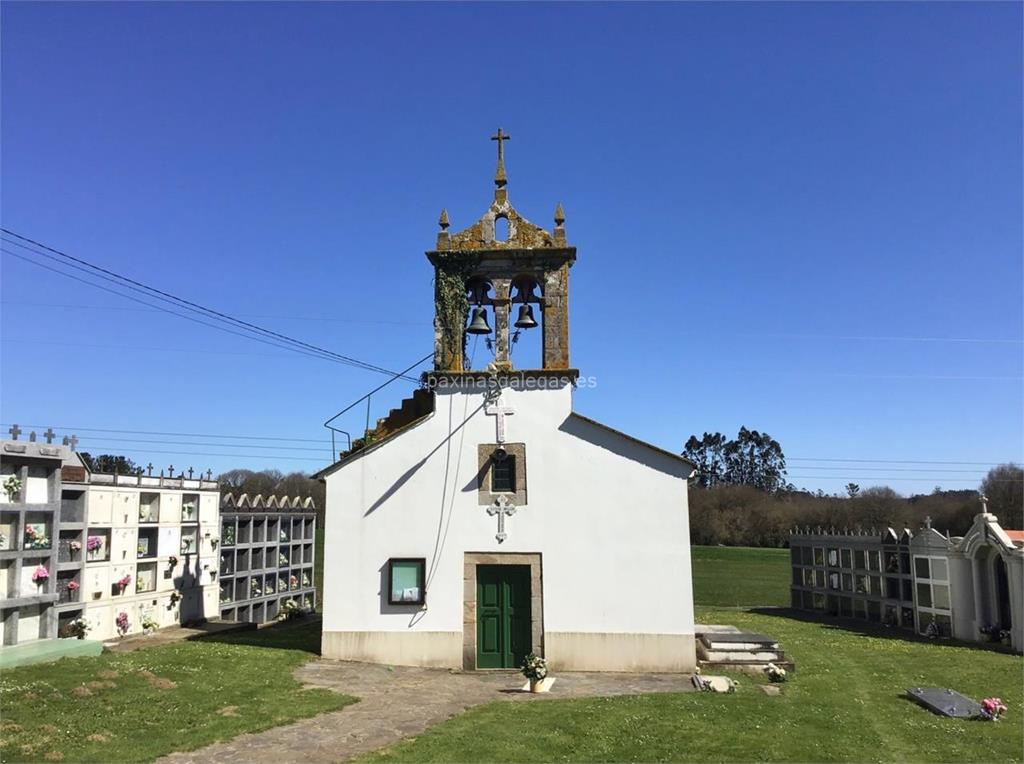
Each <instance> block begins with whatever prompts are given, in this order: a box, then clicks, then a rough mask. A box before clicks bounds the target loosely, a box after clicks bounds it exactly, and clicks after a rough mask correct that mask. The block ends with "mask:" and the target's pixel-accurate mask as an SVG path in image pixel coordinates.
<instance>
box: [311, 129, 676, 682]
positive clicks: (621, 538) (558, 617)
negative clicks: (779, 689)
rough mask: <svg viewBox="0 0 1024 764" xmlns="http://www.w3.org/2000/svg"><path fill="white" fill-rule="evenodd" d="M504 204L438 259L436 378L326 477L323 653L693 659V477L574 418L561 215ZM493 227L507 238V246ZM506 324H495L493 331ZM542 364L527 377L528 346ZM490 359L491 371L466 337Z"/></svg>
mask: <svg viewBox="0 0 1024 764" xmlns="http://www.w3.org/2000/svg"><path fill="white" fill-rule="evenodd" d="M507 138H508V136H507V135H505V134H504V133H503V132H502V131H501V130H499V131H498V134H497V135H496V136H494V139H495V140H497V142H498V167H497V173H496V177H495V191H494V201H493V203H492V204H491V206H490V207H489V209H488V210H487V211H486V212H485V213H484V215H483V217H481V218H480V219H479V220H478V221H477V222H476V223H474V224H473V225H471V226H470V227H469V228H467V229H465V230H463V231H460V232H458V233H449V231H448V227H449V222H448V216H447V213H445V212H443V211H442V213H441V220H440V227H441V231H440V233H439V234H438V237H437V245H436V248H435V249H434V250H433V251H430V252H427V258H428V259H429V261H430V263H431V264H432V265H433V267H434V272H435V304H436V315H435V321H434V327H435V354H434V369H433V370H432V371H430V372H428V373H426V374H425V375H424V377H423V383H422V386H421V388H420V389H418V390H416V391H415V393H414V394H413V395H412V396H411V397H410V398H409V399H407V400H406V401H404V402H403V404H402V406H401V407H400V408H397V409H395V410H393V411H392V413H391V415H390V416H388V417H387V418H386V419H383V420H381V421H380V422H378V425H377V427H376V428H375V429H374V430H372V431H370V432H368V433H367V435H366V437H365V438H363V439H361V440H358V441H356V442H355V443H354V444H353V447H352V448H351V449H350V450H349V451H347V452H345V453H343V454H341V456H340V458H339V459H338V461H337V462H335V463H334V464H333V465H331V466H330V467H328V468H326V469H324V470H323V471H322V472H320V473H319V474H318V475H317V477H319V478H320V479H322V480H323V481H324V482H325V483H326V487H327V491H326V497H327V499H326V500H327V506H326V524H325V534H326V535H325V548H324V598H323V618H324V622H323V646H322V647H323V655H324V657H325V658H333V659H344V660H355V661H370V662H379V663H389V664H396V665H413V666H434V667H446V668H455V669H466V670H476V669H501V668H505V669H507V668H518V667H519V666H521V665H522V663H523V659H524V658H525V656H526V655H528V654H529V653H531V652H532V653H536V654H539V655H543V656H545V657H546V658H547V660H548V663H549V666H550V667H551V669H552V670H554V671H558V670H564V671H571V670H598V671H600V670H606V671H658V672H684V671H691V670H693V669H694V667H695V666H696V655H695V644H694V616H693V587H692V580H691V569H690V528H689V517H688V506H687V479H688V478H689V477H690V476H691V474H692V473H693V471H694V466H693V464H691V463H690V462H689V461H687V460H686V459H684V458H683V457H681V456H679V455H677V454H673V453H670V452H669V451H666V450H663V449H661V448H658V447H656V446H652V445H650V444H648V443H645V442H643V441H641V440H638V439H636V438H633V437H630V436H629V435H626V434H624V433H621V432H619V431H617V430H614V429H612V428H610V427H606V426H605V425H603V424H601V423H599V422H596V421H594V420H592V419H589V418H587V417H585V416H583V415H581V414H577V413H576V412H574V411H573V389H574V386H575V384H576V382H577V379H578V377H579V371H578V370H577V369H574V368H572V366H571V364H570V361H569V339H570V333H569V272H570V268H571V267H572V265H573V263H574V262H575V260H576V248H575V247H572V246H570V245H569V244H568V243H567V240H566V233H565V228H564V223H565V216H564V213H563V212H562V208H561V205H558V208H557V209H556V212H555V226H554V228H553V229H552V230H550V231H548V230H544V229H542V228H540V227H538V226H536V225H533V224H532V223H530V222H529V221H527V220H526V219H525V218H523V217H522V216H521V215H520V214H519V213H518V212H517V211H516V210H515V209H514V208H513V207H512V205H511V204H510V203H509V201H508V192H507V188H506V185H507V181H506V176H505V167H504V157H503V151H502V145H503V142H504V140H507ZM496 224H497V225H498V226H500V227H501V228H502V230H505V229H507V233H505V234H504V235H503V234H502V233H498V234H497V236H501V237H502V238H496ZM492 321H493V326H492ZM523 332H537V333H539V334H540V336H541V338H542V342H541V345H542V352H541V356H542V360H541V362H540V365H539V366H540V367H539V368H525V369H520V368H513V366H512V363H511V361H510V349H511V347H512V343H513V342H514V340H515V338H516V337H517V336H518V335H517V333H523ZM474 336H476V337H477V338H478V340H477V341H479V340H481V339H482V340H484V342H485V343H486V345H487V346H488V347H489V348H491V349H492V350H493V360H492V361H491V363H490V364H488V367H487V368H486V369H485V370H476V371H475V370H471V369H469V368H467V366H468V364H467V363H466V361H465V349H466V341H467V339H470V338H473V337H474Z"/></svg>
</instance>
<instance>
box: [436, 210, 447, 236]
mask: <svg viewBox="0 0 1024 764" xmlns="http://www.w3.org/2000/svg"><path fill="white" fill-rule="evenodd" d="M437 224H438V225H439V226H441V230H442V231H447V230H448V226H449V223H448V210H446V209H444V208H443V207H442V208H441V217H440V218H439V219H438V221H437Z"/></svg>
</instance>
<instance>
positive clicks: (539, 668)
mask: <svg viewBox="0 0 1024 764" xmlns="http://www.w3.org/2000/svg"><path fill="white" fill-rule="evenodd" d="M520 670H521V671H522V673H523V676H525V677H526V678H527V679H528V680H529V681H530V692H547V691H548V687H549V685H550V682H549V683H545V682H544V680H545V679H546V678H547V675H548V662H547V661H546V660H544V658H542V657H541V656H539V655H535V654H534V653H530V654H529V655H527V656H526V660H525V661H524V662H523V667H522V669H520ZM552 681H554V680H552Z"/></svg>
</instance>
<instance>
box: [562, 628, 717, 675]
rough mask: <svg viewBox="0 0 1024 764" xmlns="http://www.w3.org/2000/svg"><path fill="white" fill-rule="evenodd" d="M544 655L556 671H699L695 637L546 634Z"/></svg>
mask: <svg viewBox="0 0 1024 764" xmlns="http://www.w3.org/2000/svg"><path fill="white" fill-rule="evenodd" d="M544 653H545V657H546V658H547V659H548V665H549V666H550V668H551V670H552V672H555V671H632V672H636V673H664V674H673V673H686V672H691V671H693V670H694V669H695V668H696V667H697V644H696V641H695V639H694V636H693V634H623V633H601V632H578V631H546V632H544Z"/></svg>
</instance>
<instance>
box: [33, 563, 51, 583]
mask: <svg viewBox="0 0 1024 764" xmlns="http://www.w3.org/2000/svg"><path fill="white" fill-rule="evenodd" d="M49 578H50V571H48V570H47V569H46V566H45V565H40V566H39V567H37V568H36V569H35V570H34V571H33V573H32V581H33V583H36V584H41V583H44V582H45V581H48V580H49Z"/></svg>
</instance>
